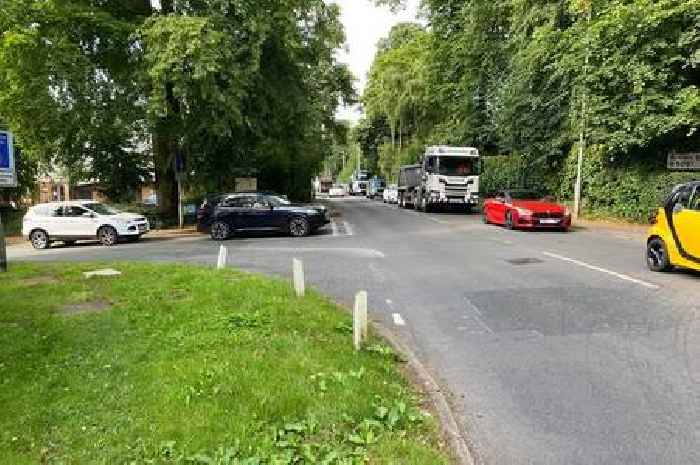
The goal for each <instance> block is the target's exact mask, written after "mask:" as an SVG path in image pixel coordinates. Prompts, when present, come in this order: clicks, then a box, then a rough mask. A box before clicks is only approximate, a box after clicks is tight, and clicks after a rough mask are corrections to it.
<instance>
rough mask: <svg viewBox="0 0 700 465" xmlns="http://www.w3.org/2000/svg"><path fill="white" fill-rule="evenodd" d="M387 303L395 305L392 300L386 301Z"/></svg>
mask: <svg viewBox="0 0 700 465" xmlns="http://www.w3.org/2000/svg"><path fill="white" fill-rule="evenodd" d="M386 303H387V304H388V305H394V302H392V301H391V299H386Z"/></svg>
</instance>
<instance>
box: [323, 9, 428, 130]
mask: <svg viewBox="0 0 700 465" xmlns="http://www.w3.org/2000/svg"><path fill="white" fill-rule="evenodd" d="M335 2H336V3H337V4H339V5H340V7H341V11H342V17H341V19H342V21H343V25H344V26H345V35H346V36H347V51H345V52H341V53H339V54H338V58H339V60H340V61H341V62H343V63H347V64H348V65H349V67H350V70H351V71H352V72H353V74H354V75H355V77H356V78H357V79H358V80H357V82H356V83H355V88H356V89H357V92H358V95H361V94H362V90H363V89H364V88H365V85H366V83H367V72H368V71H369V68H370V66H371V65H372V60H373V59H374V54H375V52H376V49H377V42H379V39H381V38H382V37H385V36H386V35H387V34H388V33H389V30H390V29H391V28H392V26H394V25H395V24H396V23H400V22H405V21H415V19H416V14H417V11H418V5H419V3H420V0H408V2H407V7H406V9H405V10H404V11H400V12H398V13H397V14H392V13H391V12H390V11H389V9H388V8H379V7H376V6H374V3H373V2H372V0H335ZM360 116H361V114H360V112H359V110H358V107H355V108H341V109H339V110H338V114H337V117H338V118H339V119H349V120H353V121H355V120H357V119H359V118H360Z"/></svg>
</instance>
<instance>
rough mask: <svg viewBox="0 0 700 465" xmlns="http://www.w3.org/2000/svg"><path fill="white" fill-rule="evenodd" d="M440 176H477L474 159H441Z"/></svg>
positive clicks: (477, 171) (477, 170)
mask: <svg viewBox="0 0 700 465" xmlns="http://www.w3.org/2000/svg"><path fill="white" fill-rule="evenodd" d="M440 174H442V175H444V176H471V175H476V174H479V166H478V160H477V159H475V158H457V157H441V158H440Z"/></svg>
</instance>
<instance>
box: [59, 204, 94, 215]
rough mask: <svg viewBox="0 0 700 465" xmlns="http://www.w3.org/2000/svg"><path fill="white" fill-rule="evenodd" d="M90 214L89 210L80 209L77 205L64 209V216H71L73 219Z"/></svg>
mask: <svg viewBox="0 0 700 465" xmlns="http://www.w3.org/2000/svg"><path fill="white" fill-rule="evenodd" d="M85 213H88V211H87V210H85V209H84V208H83V207H79V206H77V205H69V206H66V207H63V216H69V217H71V218H76V217H80V216H83V214H85Z"/></svg>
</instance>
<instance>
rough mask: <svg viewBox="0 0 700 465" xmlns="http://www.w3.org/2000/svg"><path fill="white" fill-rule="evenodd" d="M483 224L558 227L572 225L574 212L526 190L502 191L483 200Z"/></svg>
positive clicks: (515, 226) (516, 226)
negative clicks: (572, 213)
mask: <svg viewBox="0 0 700 465" xmlns="http://www.w3.org/2000/svg"><path fill="white" fill-rule="evenodd" d="M482 218H483V220H484V223H487V224H489V223H492V224H501V225H504V226H505V227H506V228H508V229H521V228H522V229H540V228H541V229H558V230H563V231H566V230H568V229H569V228H570V227H571V212H569V209H568V208H567V207H566V206H564V205H560V204H558V203H556V202H554V201H553V200H552V199H548V198H546V197H545V198H543V197H542V196H540V195H537V194H536V193H535V192H531V191H525V190H513V191H500V192H497V193H496V194H495V195H494V196H493V197H490V198H487V199H486V200H484V209H483V213H482Z"/></svg>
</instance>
